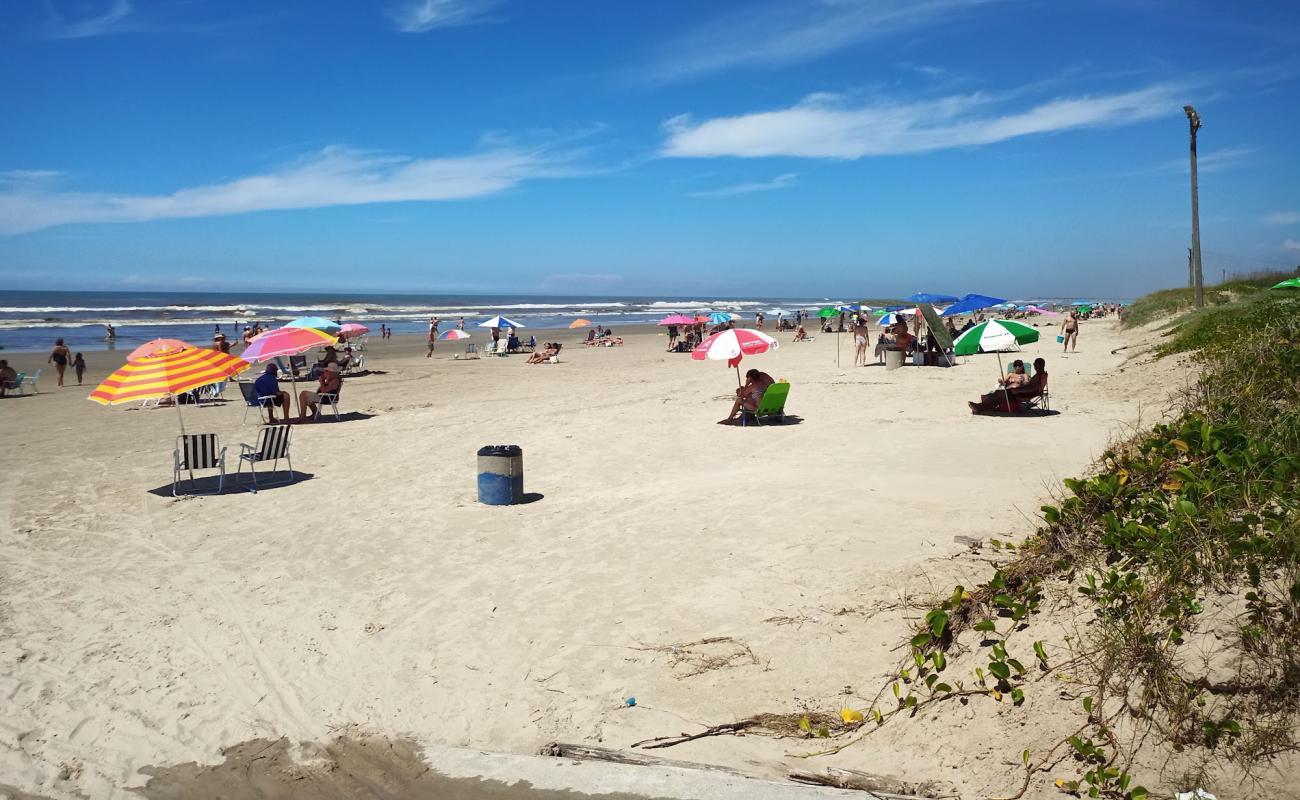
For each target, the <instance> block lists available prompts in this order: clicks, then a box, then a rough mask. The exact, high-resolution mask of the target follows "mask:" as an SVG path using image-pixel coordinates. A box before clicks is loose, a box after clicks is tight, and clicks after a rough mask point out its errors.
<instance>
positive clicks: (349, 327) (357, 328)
mask: <svg viewBox="0 0 1300 800" xmlns="http://www.w3.org/2000/svg"><path fill="white" fill-rule="evenodd" d="M317 330H321V328H317ZM367 333H370V329H369V328H367V327H366V326H365V325H361V324H359V323H356V322H349V323H348V324H346V325H344V326H342V327H341V328H339V336H342V337H343V338H344V339H351V338H352V337H354V336H364V335H365V334H367Z"/></svg>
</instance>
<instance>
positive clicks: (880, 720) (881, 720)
mask: <svg viewBox="0 0 1300 800" xmlns="http://www.w3.org/2000/svg"><path fill="white" fill-rule="evenodd" d="M871 718H872V719H874V720H875V721H876V724H877V725H884V724H885V717H884V715H882V714H881V713H880V709H878V708H873V709H871Z"/></svg>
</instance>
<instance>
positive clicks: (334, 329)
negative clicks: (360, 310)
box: [284, 317, 343, 335]
mask: <svg viewBox="0 0 1300 800" xmlns="http://www.w3.org/2000/svg"><path fill="white" fill-rule="evenodd" d="M284 327H286V328H315V329H316V330H318V331H325V332H326V333H332V334H335V335H338V332H339V331H340V330H341V329H342V328H343V326H342V325H340V324H338V323H337V322H334V321H333V320H328V319H325V318H324V317H298V318H297V319H295V320H290V321H288V322H286V323H284Z"/></svg>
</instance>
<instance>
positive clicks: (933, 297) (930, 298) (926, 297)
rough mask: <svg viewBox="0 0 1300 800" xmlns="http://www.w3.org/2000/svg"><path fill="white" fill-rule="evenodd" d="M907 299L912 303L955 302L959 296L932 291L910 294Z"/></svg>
mask: <svg viewBox="0 0 1300 800" xmlns="http://www.w3.org/2000/svg"><path fill="white" fill-rule="evenodd" d="M907 299H908V300H909V301H910V302H913V303H930V304H934V303H955V302H957V301H958V300H959V299H960V298H957V297H953V296H952V295H950V294H934V293H933V292H917V293H916V294H914V295H912V296H911V297H909V298H907Z"/></svg>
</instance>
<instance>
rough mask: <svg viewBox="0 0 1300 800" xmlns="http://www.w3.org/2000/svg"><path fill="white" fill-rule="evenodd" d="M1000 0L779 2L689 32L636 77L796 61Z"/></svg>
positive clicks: (664, 78)
mask: <svg viewBox="0 0 1300 800" xmlns="http://www.w3.org/2000/svg"><path fill="white" fill-rule="evenodd" d="M1000 1H1001V0H778V1H777V2H769V3H767V4H765V5H757V6H747V7H746V8H744V9H743V10H738V11H736V12H734V13H732V14H728V15H725V16H722V17H720V18H717V19H714V20H713V21H711V22H710V23H708V24H706V25H703V26H700V27H698V28H695V29H694V30H691V31H688V32H687V33H686V34H684V35H682V36H680V37H679V38H677V39H676V40H674V41H672V42H669V43H668V44H667V45H666V46H664V47H663V48H661V49H660V50H659V51H658V52H657V53H655V54H654V56H653V58H652V59H651V64H650V65H648V66H647V67H645V68H644V69H642V70H640V71H639V72H640V73H641V74H642V75H643V76H645V77H648V78H649V79H650V80H652V81H657V82H671V81H676V80H682V79H685V78H690V77H693V76H696V75H702V74H706V73H710V72H717V71H720V70H724V69H729V68H732V67H746V66H771V65H782V64H793V63H797V62H801V61H807V60H809V59H813V58H816V57H818V56H821V55H824V54H826V53H830V52H833V51H835V50H839V49H841V48H843V47H847V46H849V45H851V44H854V43H855V42H859V41H865V40H868V39H879V38H884V37H886V36H890V35H894V34H898V33H903V32H907V31H910V30H914V29H916V28H920V27H923V26H925V25H928V24H935V23H938V22H940V21H941V20H943V19H946V18H950V17H952V16H953V15H956V14H959V13H961V12H963V11H966V10H968V9H970V8H973V7H976V6H981V5H988V4H991V3H993V2H1000Z"/></svg>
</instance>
